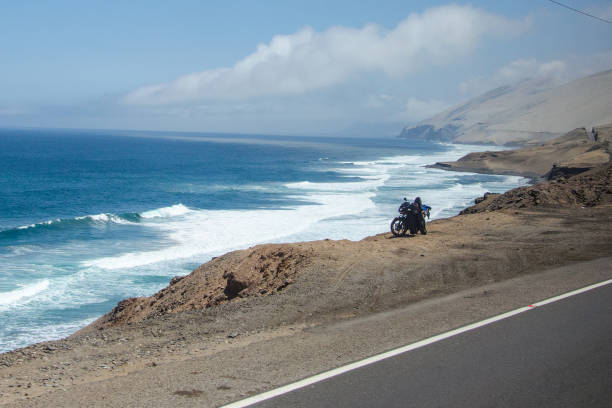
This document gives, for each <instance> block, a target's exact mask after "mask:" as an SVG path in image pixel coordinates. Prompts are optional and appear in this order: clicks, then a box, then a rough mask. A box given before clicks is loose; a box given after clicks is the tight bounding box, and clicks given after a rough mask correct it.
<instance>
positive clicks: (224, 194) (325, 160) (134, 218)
mask: <svg viewBox="0 0 612 408" xmlns="http://www.w3.org/2000/svg"><path fill="white" fill-rule="evenodd" d="M474 150H481V148H479V147H475V146H466V145H442V144H431V143H424V142H414V141H407V140H401V139H380V138H372V139H347V138H319V137H317V138H314V137H313V138H309V137H280V136H248V137H247V136H241V135H213V134H183V133H171V132H167V133H163V132H122V131H67V130H0V352H2V351H7V350H11V349H15V348H18V347H21V346H25V345H27V344H31V343H34V342H39V341H43V340H50V339H56V338H60V337H63V336H66V335H69V334H71V333H72V332H74V331H75V330H77V329H78V328H80V327H82V326H84V325H86V324H88V323H89V322H91V321H93V320H94V319H95V318H97V317H99V316H100V315H102V314H104V313H106V312H108V311H109V310H110V309H111V308H112V307H114V306H115V304H116V303H117V302H118V301H119V300H121V299H124V298H126V297H131V296H143V295H150V294H152V293H154V292H156V291H157V290H159V289H160V288H162V287H164V286H166V285H167V284H168V282H169V280H170V279H171V278H172V277H174V276H176V275H183V274H187V273H189V272H190V271H191V270H193V269H194V268H195V267H197V266H198V265H200V264H201V263H203V262H206V261H208V260H209V259H210V258H211V257H213V256H217V255H220V254H222V253H225V252H227V251H230V250H234V249H240V248H246V247H249V246H252V245H255V244H259V243H266V242H291V241H302V240H311V239H322V238H331V239H341V238H348V239H353V240H357V239H361V238H363V237H365V236H367V235H371V234H375V233H379V232H384V231H387V229H388V225H389V222H390V220H391V219H392V218H393V217H394V216H395V215H396V211H397V207H398V205H399V203H400V201H401V199H402V197H404V196H408V197H414V196H417V195H419V196H421V197H422V198H423V200H424V202H425V203H427V204H428V205H431V206H432V207H433V212H432V213H433V217H434V218H439V217H447V216H452V215H455V214H456V213H457V212H458V211H459V210H460V209H462V208H463V207H465V206H466V205H468V204H469V203H470V202H471V201H472V200H473V199H474V198H475V197H476V196H479V195H482V194H483V193H484V192H486V191H495V192H501V191H505V190H508V189H510V188H513V187H516V186H518V185H521V184H525V183H526V180H525V179H522V178H520V177H509V176H493V175H477V174H470V173H453V172H445V171H441V170H436V169H428V168H425V167H424V165H426V164H431V163H434V162H436V161H445V160H454V159H457V158H459V157H461V156H462V155H464V154H466V153H468V152H470V151H474Z"/></svg>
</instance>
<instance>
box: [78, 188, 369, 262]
mask: <svg viewBox="0 0 612 408" xmlns="http://www.w3.org/2000/svg"><path fill="white" fill-rule="evenodd" d="M372 197H374V193H373V192H366V193H363V192H362V193H354V192H352V193H348V194H347V193H345V194H343V193H337V194H319V195H307V196H301V197H300V198H302V199H307V200H308V201H310V202H312V203H313V204H311V205H302V206H298V207H295V208H290V209H281V210H247V211H235V210H214V211H213V210H201V211H191V212H190V213H189V214H188V215H186V216H184V217H181V218H180V219H176V220H169V221H167V222H164V223H159V224H156V225H151V226H153V227H156V228H159V229H162V230H165V231H166V232H167V234H168V237H169V238H170V239H171V240H172V241H173V242H174V243H175V244H174V245H172V246H170V247H167V248H164V249H160V250H155V251H144V252H132V253H126V254H123V255H120V256H115V257H104V258H98V259H95V260H91V261H86V262H84V263H83V265H84V266H85V267H92V266H93V267H98V268H103V269H122V268H133V267H137V266H142V265H147V264H152V263H158V262H164V261H171V260H175V259H180V258H190V257H193V256H195V255H197V254H205V253H217V254H218V253H221V252H225V251H228V250H232V249H238V248H244V247H247V246H251V245H255V244H258V243H265V242H271V241H275V240H280V239H282V237H286V236H289V235H294V234H297V233H299V232H301V231H304V230H307V229H308V228H309V227H310V226H312V225H313V224H315V223H317V222H319V221H321V220H324V219H327V218H332V217H337V216H344V215H347V214H358V213H360V212H361V211H364V210H366V209H369V208H373V207H374V203H373V202H372V200H371V198H372ZM145 225H146V224H145Z"/></svg>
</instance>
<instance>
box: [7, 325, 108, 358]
mask: <svg viewBox="0 0 612 408" xmlns="http://www.w3.org/2000/svg"><path fill="white" fill-rule="evenodd" d="M96 318H97V317H91V318H87V319H81V320H77V321H72V322H68V323H62V324H50V325H44V326H19V328H18V334H16V335H15V334H13V335H12V336H10V337H7V338H6V339H5V341H3V342H2V343H0V353H3V352H6V351H10V350H14V349H16V348H18V347H23V346H24V345H26V344H33V343H39V342H41V341H51V340H58V339H61V338H63V337H66V336H69V335H71V334H73V333H74V332H75V331H77V330H79V329H81V328H83V327H85V326H87V325H88V324H90V323H92V322H93V321H94V320H96ZM7 329H11V328H10V327H7Z"/></svg>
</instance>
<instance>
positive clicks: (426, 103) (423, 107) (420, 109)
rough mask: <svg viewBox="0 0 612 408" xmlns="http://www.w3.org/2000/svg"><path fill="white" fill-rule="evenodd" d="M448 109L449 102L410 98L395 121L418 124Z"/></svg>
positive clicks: (395, 117)
mask: <svg viewBox="0 0 612 408" xmlns="http://www.w3.org/2000/svg"><path fill="white" fill-rule="evenodd" d="M448 107H449V104H448V103H447V102H443V101H438V100H435V99H429V100H426V99H418V98H414V97H410V98H408V100H407V101H406V103H405V104H404V110H403V111H401V112H399V113H398V114H396V115H395V116H394V119H395V120H403V121H408V122H416V121H419V120H422V119H426V118H429V117H431V116H433V115H435V114H437V113H440V112H442V111H443V110H445V109H446V108H448Z"/></svg>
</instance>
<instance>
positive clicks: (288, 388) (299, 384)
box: [221, 279, 612, 408]
mask: <svg viewBox="0 0 612 408" xmlns="http://www.w3.org/2000/svg"><path fill="white" fill-rule="evenodd" d="M611 283H612V279H608V280H606V281H603V282H599V283H595V284H593V285H589V286H585V287H583V288H580V289H576V290H573V291H571V292H566V293H563V294H561V295H558V296H554V297H551V298H548V299H544V300H542V301H539V302H536V303H531V304H529V305H528V306H524V307H520V308H518V309H514V310H511V311H509V312H506V313H502V314H499V315H497V316H493V317H489V318H488V319H484V320H481V321H479V322H476V323H471V324H468V325H466V326H463V327H459V328H457V329H454V330H450V331H447V332H445V333H441V334H438V335H435V336H432V337H428V338H426V339H423V340H420V341H417V342H416V343H412V344H408V345H406V346H402V347H399V348H396V349H394V350H390V351H387V352H384V353H381V354H377V355H375V356H372V357H368V358H366V359H363V360H360V361H356V362H354V363H351V364H347V365H345V366H342V367H338V368H334V369H332V370H329V371H325V372H323V373H320V374H317V375H314V376H312V377H308V378H304V379H302V380H299V381H296V382H294V383H291V384H287V385H284V386H282V387H279V388H276V389H273V390H270V391H267V392H264V393H262V394H258V395H253V396H252V397H248V398H245V399H243V400H240V401H236V402H232V403H230V404H227V405H223V406H222V407H221V408H242V407H248V406H250V405H253V404H257V403H259V402H262V401H265V400H268V399H271V398H274V397H278V396H280V395H283V394H287V393H289V392H292V391H295V390H298V389H300V388H304V387H307V386H309V385H312V384H315V383H318V382H320V381H323V380H327V379H328V378H332V377H335V376H337V375H340V374H344V373H347V372H349V371H352V370H356V369H358V368H360V367H364V366H367V365H370V364H373V363H376V362H378V361H381V360H385V359H387V358H390V357H394V356H397V355H399V354H402V353H406V352H408V351H412V350H416V349H418V348H421V347H425V346H428V345H430V344H433V343H437V342H439V341H442V340H445V339H448V338H449V337H453V336H456V335H458V334H461V333H465V332H468V331H470V330H474V329H477V328H479V327H483V326H486V325H489V324H491V323H495V322H498V321H500V320H504V319H507V318H509V317H512V316H516V315H518V314H521V313H524V312H527V311H530V310H534V309H537V308H538V307H540V306H544V305H547V304H549V303H553V302H558V301H560V300H563V299H566V298H568V297H571V296H576V295H579V294H581V293H584V292H588V291H590V290H593V289H597V288H600V287H602V286H606V285H609V284H611Z"/></svg>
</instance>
